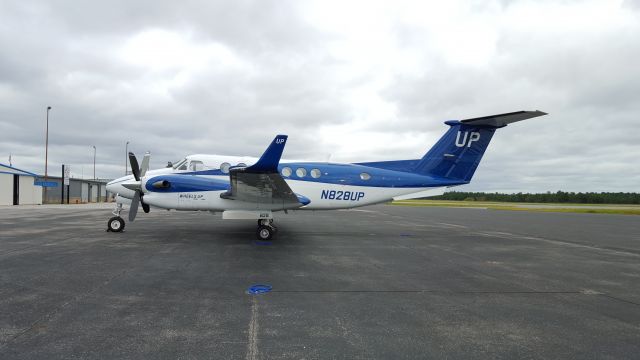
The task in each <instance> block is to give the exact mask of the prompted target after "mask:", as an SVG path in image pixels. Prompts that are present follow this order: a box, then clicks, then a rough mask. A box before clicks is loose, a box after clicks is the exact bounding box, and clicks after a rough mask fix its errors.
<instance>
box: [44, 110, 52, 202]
mask: <svg viewBox="0 0 640 360" xmlns="http://www.w3.org/2000/svg"><path fill="white" fill-rule="evenodd" d="M49 110H51V106H47V131H46V135H45V140H44V182H45V184H44V198H45V201H47V200H46V199H47V184H46V182H47V175H48V168H49Z"/></svg>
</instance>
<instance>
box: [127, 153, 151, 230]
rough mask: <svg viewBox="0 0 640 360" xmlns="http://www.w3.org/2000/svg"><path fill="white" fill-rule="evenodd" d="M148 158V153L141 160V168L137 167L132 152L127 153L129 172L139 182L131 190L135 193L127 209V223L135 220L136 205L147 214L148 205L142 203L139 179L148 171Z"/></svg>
mask: <svg viewBox="0 0 640 360" xmlns="http://www.w3.org/2000/svg"><path fill="white" fill-rule="evenodd" d="M150 158H151V155H150V154H149V153H148V152H147V153H145V154H144V157H143V158H142V166H138V159H136V156H135V155H134V154H133V153H132V152H130V153H129V163H131V172H132V173H133V177H134V178H135V179H136V181H139V183H138V184H137V186H135V187H134V188H133V189H132V190H135V191H136V193H135V195H134V196H133V199H131V207H130V208H129V221H133V220H135V218H136V215H137V214H138V205H140V204H141V205H142V210H143V211H144V212H145V213H149V210H150V209H149V205H148V204H145V203H144V201H143V197H144V194H143V192H142V181H141V180H140V179H142V178H143V177H144V175H145V174H146V173H147V170H149V159H150Z"/></svg>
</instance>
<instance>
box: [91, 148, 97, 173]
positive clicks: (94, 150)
mask: <svg viewBox="0 0 640 360" xmlns="http://www.w3.org/2000/svg"><path fill="white" fill-rule="evenodd" d="M91 146H93V180H95V179H96V146H95V145H91Z"/></svg>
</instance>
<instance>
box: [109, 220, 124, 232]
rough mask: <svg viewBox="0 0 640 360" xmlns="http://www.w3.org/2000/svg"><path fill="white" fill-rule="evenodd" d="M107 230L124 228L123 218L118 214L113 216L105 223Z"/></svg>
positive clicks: (117, 230)
mask: <svg viewBox="0 0 640 360" xmlns="http://www.w3.org/2000/svg"><path fill="white" fill-rule="evenodd" d="M107 226H108V227H109V231H113V232H120V231H122V230H124V220H122V218H121V217H120V216H114V217H112V218H111V219H109V222H108V223H107Z"/></svg>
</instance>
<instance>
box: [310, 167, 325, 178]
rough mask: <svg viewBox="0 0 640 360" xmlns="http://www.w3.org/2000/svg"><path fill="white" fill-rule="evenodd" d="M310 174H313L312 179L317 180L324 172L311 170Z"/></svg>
mask: <svg viewBox="0 0 640 360" xmlns="http://www.w3.org/2000/svg"><path fill="white" fill-rule="evenodd" d="M309 173H310V174H311V177H312V178H314V179H317V178H319V177H320V175H322V172H320V169H311V171H310V172H309Z"/></svg>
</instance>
